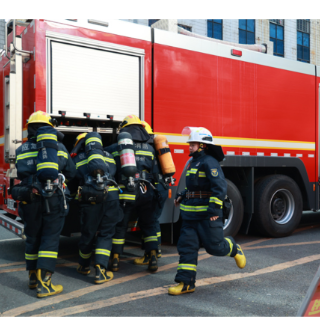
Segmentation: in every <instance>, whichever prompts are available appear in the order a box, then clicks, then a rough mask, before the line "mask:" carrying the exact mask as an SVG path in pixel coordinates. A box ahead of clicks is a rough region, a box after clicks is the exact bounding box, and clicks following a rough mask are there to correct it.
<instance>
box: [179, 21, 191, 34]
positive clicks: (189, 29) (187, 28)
mask: <svg viewBox="0 0 320 320" xmlns="http://www.w3.org/2000/svg"><path fill="white" fill-rule="evenodd" d="M178 26H179V27H181V28H183V29H186V30H187V31H190V32H192V27H189V26H186V25H184V24H180V23H178Z"/></svg>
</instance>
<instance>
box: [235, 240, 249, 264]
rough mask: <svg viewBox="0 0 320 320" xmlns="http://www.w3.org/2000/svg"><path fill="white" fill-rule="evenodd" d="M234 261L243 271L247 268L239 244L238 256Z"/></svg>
mask: <svg viewBox="0 0 320 320" xmlns="http://www.w3.org/2000/svg"><path fill="white" fill-rule="evenodd" d="M234 259H235V260H236V264H237V266H238V267H239V268H240V269H243V268H244V267H245V266H246V262H247V261H246V257H245V255H244V253H243V251H242V249H241V247H240V245H239V244H237V254H236V255H235V256H234Z"/></svg>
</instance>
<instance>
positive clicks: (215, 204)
mask: <svg viewBox="0 0 320 320" xmlns="http://www.w3.org/2000/svg"><path fill="white" fill-rule="evenodd" d="M182 134H188V135H189V138H188V140H187V143H189V151H190V154H189V156H190V157H192V160H191V161H190V163H189V164H188V167H187V174H186V190H185V191H184V192H182V193H179V194H177V197H176V199H175V205H176V206H178V205H180V214H181V217H182V226H181V233H180V237H179V241H178V246H177V247H178V252H179V255H180V259H179V265H178V269H177V274H176V277H175V282H177V283H178V285H177V286H175V287H170V288H169V294H170V295H180V294H184V293H190V292H194V291H195V282H196V274H197V261H198V250H199V248H200V243H202V244H203V246H204V248H205V249H206V251H207V252H208V253H209V254H211V255H214V256H230V257H233V258H234V259H235V261H236V264H237V266H238V267H239V268H241V269H242V268H244V267H245V265H246V258H245V255H244V253H243V251H242V249H241V247H240V245H239V244H237V243H236V242H235V240H234V239H233V238H232V237H224V235H223V212H222V208H223V201H224V199H225V196H226V194H227V182H226V180H225V178H224V174H223V171H222V169H221V167H220V164H219V162H220V161H222V160H223V159H224V154H223V151H222V148H221V146H217V145H215V144H214V140H213V137H212V134H211V132H210V131H209V130H207V129H206V128H201V127H200V128H191V127H186V128H184V130H183V132H182Z"/></svg>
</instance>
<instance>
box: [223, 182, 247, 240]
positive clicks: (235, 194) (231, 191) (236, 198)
mask: <svg viewBox="0 0 320 320" xmlns="http://www.w3.org/2000/svg"><path fill="white" fill-rule="evenodd" d="M226 181H227V183H228V189H227V195H228V197H229V198H230V199H231V201H232V207H231V211H230V214H229V218H228V220H226V221H225V223H224V225H223V231H224V232H223V233H224V235H225V236H232V237H234V236H235V235H236V234H237V233H238V231H239V229H240V227H241V224H242V220H243V210H244V209H243V208H244V207H243V201H242V197H241V193H240V191H239V189H238V188H237V187H236V185H235V184H234V183H233V182H231V181H230V180H228V179H226Z"/></svg>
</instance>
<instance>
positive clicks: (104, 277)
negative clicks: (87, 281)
mask: <svg viewBox="0 0 320 320" xmlns="http://www.w3.org/2000/svg"><path fill="white" fill-rule="evenodd" d="M112 279H113V273H112V272H111V271H107V270H106V269H105V268H103V267H101V266H100V265H99V264H97V265H96V278H95V279H94V282H95V283H96V284H101V283H104V282H107V281H110V280H112Z"/></svg>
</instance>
